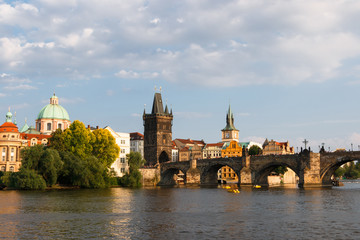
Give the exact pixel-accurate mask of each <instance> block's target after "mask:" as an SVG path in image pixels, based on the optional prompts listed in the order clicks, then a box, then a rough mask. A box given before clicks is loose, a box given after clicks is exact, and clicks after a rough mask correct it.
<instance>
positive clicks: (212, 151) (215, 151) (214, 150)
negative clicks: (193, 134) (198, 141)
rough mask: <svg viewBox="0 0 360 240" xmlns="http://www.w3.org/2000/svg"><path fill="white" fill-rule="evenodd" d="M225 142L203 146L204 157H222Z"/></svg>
mask: <svg viewBox="0 0 360 240" xmlns="http://www.w3.org/2000/svg"><path fill="white" fill-rule="evenodd" d="M224 144H225V143H223V142H220V143H207V144H206V145H205V147H204V148H203V159H210V158H220V157H221V150H222V148H223V146H224Z"/></svg>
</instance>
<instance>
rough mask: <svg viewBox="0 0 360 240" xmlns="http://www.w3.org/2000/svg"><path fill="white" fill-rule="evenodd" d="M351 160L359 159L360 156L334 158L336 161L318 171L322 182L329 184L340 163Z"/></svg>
mask: <svg viewBox="0 0 360 240" xmlns="http://www.w3.org/2000/svg"><path fill="white" fill-rule="evenodd" d="M353 161H360V157H352V156H344V157H338V158H336V161H333V163H331V164H328V165H327V166H326V167H324V168H323V169H322V171H321V173H320V178H321V182H322V184H323V185H331V184H332V176H333V175H334V173H335V171H336V170H337V169H338V168H339V167H341V166H342V165H344V164H346V163H348V162H353Z"/></svg>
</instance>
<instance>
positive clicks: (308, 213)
mask: <svg viewBox="0 0 360 240" xmlns="http://www.w3.org/2000/svg"><path fill="white" fill-rule="evenodd" d="M240 190H241V191H240V193H238V194H234V193H229V192H227V190H226V189H222V188H190V187H178V188H144V189H126V188H112V189H102V190H86V189H84V190H52V191H10V190H9V191H0V238H3V239H69V238H72V239H359V238H360V182H346V183H345V186H343V187H334V188H330V189H326V188H324V189H305V190H304V189H297V188H270V189H248V188H242V189H240Z"/></svg>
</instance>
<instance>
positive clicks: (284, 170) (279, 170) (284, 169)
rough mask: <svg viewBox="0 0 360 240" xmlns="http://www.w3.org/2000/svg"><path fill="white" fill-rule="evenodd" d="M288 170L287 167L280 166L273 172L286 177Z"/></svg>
mask: <svg viewBox="0 0 360 240" xmlns="http://www.w3.org/2000/svg"><path fill="white" fill-rule="evenodd" d="M287 170H288V169H287V167H285V166H278V167H276V168H275V169H274V170H273V172H275V173H276V174H277V175H284V174H285V173H286V172H287Z"/></svg>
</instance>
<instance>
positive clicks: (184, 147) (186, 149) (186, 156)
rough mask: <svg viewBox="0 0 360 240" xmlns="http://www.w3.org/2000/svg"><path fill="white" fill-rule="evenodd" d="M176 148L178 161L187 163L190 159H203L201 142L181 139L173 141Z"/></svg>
mask: <svg viewBox="0 0 360 240" xmlns="http://www.w3.org/2000/svg"><path fill="white" fill-rule="evenodd" d="M174 143H175V145H176V147H177V148H178V149H179V161H180V162H182V161H189V160H192V159H197V160H198V159H203V148H204V147H205V145H206V144H205V142H204V141H203V140H192V139H181V138H177V139H175V140H174Z"/></svg>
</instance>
